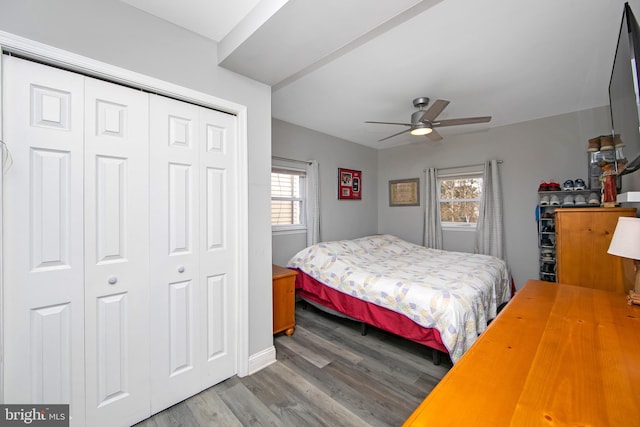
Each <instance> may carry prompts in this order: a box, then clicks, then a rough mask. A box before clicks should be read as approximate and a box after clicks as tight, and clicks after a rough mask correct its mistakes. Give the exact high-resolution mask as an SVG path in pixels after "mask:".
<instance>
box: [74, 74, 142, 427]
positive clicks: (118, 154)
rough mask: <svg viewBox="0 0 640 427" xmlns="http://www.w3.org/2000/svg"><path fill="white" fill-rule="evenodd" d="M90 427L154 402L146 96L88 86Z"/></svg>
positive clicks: (137, 413) (125, 419)
mask: <svg viewBox="0 0 640 427" xmlns="http://www.w3.org/2000/svg"><path fill="white" fill-rule="evenodd" d="M85 100H86V101H85V233H84V235H85V301H86V302H85V314H86V320H85V324H86V337H85V346H86V373H87V381H86V383H87V386H86V399H87V401H86V411H87V412H86V417H87V422H86V424H87V425H88V426H113V425H115V423H114V420H118V423H117V424H118V425H131V424H133V423H135V422H137V421H140V420H142V419H144V418H147V417H148V416H149V415H150V410H151V409H150V402H149V243H148V241H149V231H148V230H149V208H148V206H149V201H148V199H149V166H148V165H149V123H148V95H147V94H146V93H144V92H141V91H136V90H133V89H130V88H126V87H123V86H118V85H115V84H112V83H106V82H103V81H99V80H95V79H91V78H88V77H87V78H86V82H85Z"/></svg>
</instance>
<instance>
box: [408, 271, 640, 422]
mask: <svg viewBox="0 0 640 427" xmlns="http://www.w3.org/2000/svg"><path fill="white" fill-rule="evenodd" d="M404 425H405V426H438V427H442V426H455V427H459V426H491V427H499V426H593V427H599V426H603V427H606V426H640V307H638V306H630V305H627V304H626V300H625V296H624V294H623V293H612V292H607V291H601V290H595V289H588V288H583V287H578V286H570V285H562V284H555V283H548V282H542V281H538V280H530V281H529V282H527V283H526V284H525V286H524V287H523V289H522V290H520V291H519V292H518V293H516V296H515V297H514V298H513V300H512V301H511V302H510V303H509V304H508V305H507V306H506V308H505V309H504V310H503V311H502V312H501V313H500V315H499V316H498V317H497V319H496V320H495V321H493V322H492V323H491V325H490V326H489V328H487V330H486V331H485V332H484V333H483V334H482V335H481V336H480V338H479V339H478V340H477V341H476V343H474V345H473V346H471V348H470V349H469V350H468V351H467V353H466V354H465V355H464V356H463V357H462V358H461V359H460V361H458V363H456V364H455V365H454V367H453V368H451V370H450V371H449V373H448V374H447V375H446V376H445V377H444V378H443V379H442V381H440V383H439V384H438V385H437V386H436V388H435V389H434V390H433V391H432V392H431V393H430V394H429V396H427V398H426V399H425V400H424V401H423V402H422V403H421V404H420V406H419V407H418V408H417V409H416V410H415V411H414V413H413V414H412V415H411V416H410V417H409V418H408V419H407V421H406V422H405V424H404Z"/></svg>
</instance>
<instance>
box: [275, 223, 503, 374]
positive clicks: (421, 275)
mask: <svg viewBox="0 0 640 427" xmlns="http://www.w3.org/2000/svg"><path fill="white" fill-rule="evenodd" d="M287 267H289V268H293V269H296V270H298V271H299V272H300V274H298V276H297V277H296V295H298V296H300V297H301V298H303V299H304V300H307V301H309V302H312V303H314V304H315V305H321V306H322V307H324V308H327V309H329V310H333V311H335V312H338V313H341V314H343V315H345V316H348V317H350V318H352V319H356V320H359V321H361V322H364V323H366V324H369V325H372V326H375V327H378V328H380V329H383V330H386V331H388V332H391V333H394V334H397V335H400V336H402V337H404V338H407V339H410V340H412V341H416V342H419V343H421V344H424V345H426V346H428V347H431V348H433V349H435V350H438V351H442V352H445V353H447V354H448V355H449V357H450V358H451V360H452V361H453V363H455V362H456V361H457V360H458V359H460V357H462V355H463V354H464V352H465V351H466V350H467V349H468V348H469V347H470V346H471V344H473V342H474V341H475V340H476V339H477V337H478V335H479V334H480V333H482V332H483V331H484V330H485V328H486V327H487V323H488V322H489V321H490V320H491V319H493V318H494V317H495V316H496V314H497V312H498V307H499V306H501V305H502V304H504V303H506V302H507V301H508V300H509V299H510V297H511V295H512V283H511V278H510V275H509V271H508V268H507V265H506V263H505V262H504V261H503V260H501V259H498V258H495V257H492V256H488V255H480V254H469V253H463V252H451V251H443V250H437V249H430V248H425V247H423V246H419V245H415V244H413V243H410V242H407V241H404V240H402V239H400V238H398V237H396V236H392V235H388V234H384V235H374V236H368V237H363V238H359V239H354V240H340V241H334V242H323V243H319V244H316V245H313V246H310V247H308V248H305V249H303V250H302V251H300V252H298V253H297V254H296V255H294V256H293V258H291V260H290V261H289V262H288V264H287Z"/></svg>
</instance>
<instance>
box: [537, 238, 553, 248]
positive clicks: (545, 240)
mask: <svg viewBox="0 0 640 427" xmlns="http://www.w3.org/2000/svg"><path fill="white" fill-rule="evenodd" d="M540 246H542V247H547V248H552V247H553V242H552V241H551V239H549V238H548V237H543V238H542V239H540Z"/></svg>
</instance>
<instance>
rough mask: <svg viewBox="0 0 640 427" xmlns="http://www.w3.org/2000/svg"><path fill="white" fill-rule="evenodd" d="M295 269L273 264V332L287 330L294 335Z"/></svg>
mask: <svg viewBox="0 0 640 427" xmlns="http://www.w3.org/2000/svg"><path fill="white" fill-rule="evenodd" d="M297 274H298V272H297V271H295V270H290V269H288V268H284V267H280V266H278V265H275V264H272V265H271V276H272V279H273V333H274V334H277V333H279V332H282V331H285V332H284V333H285V335H292V334H293V330H294V328H295V326H296V317H295V292H296V290H295V284H296V275H297Z"/></svg>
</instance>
